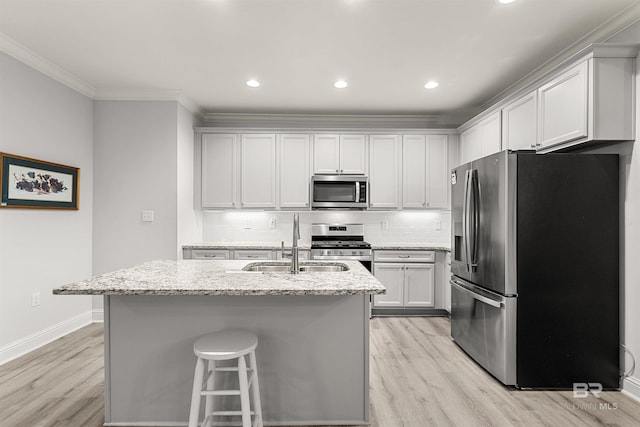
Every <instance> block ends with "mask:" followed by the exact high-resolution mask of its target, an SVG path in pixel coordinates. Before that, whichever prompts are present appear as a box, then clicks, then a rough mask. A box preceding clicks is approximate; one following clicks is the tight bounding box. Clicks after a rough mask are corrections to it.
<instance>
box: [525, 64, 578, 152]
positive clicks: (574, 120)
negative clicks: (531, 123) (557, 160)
mask: <svg viewBox="0 0 640 427" xmlns="http://www.w3.org/2000/svg"><path fill="white" fill-rule="evenodd" d="M588 72H589V71H588V67H587V62H586V61H585V62H583V63H581V64H578V65H577V66H575V67H573V68H571V69H569V70H568V71H566V72H564V73H562V74H561V75H560V76H558V77H556V78H555V79H553V80H551V81H550V82H549V83H547V84H545V85H544V86H542V87H541V88H540V89H538V98H539V101H540V103H539V107H538V108H539V111H538V114H539V118H540V121H539V135H538V141H537V143H538V144H540V145H539V146H538V147H542V148H546V147H550V146H553V145H557V144H559V143H562V142H567V141H573V140H575V139H580V138H584V137H586V136H587V90H588V86H587V83H588Z"/></svg>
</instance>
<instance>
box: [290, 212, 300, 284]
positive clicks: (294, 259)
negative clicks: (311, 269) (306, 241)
mask: <svg viewBox="0 0 640 427" xmlns="http://www.w3.org/2000/svg"><path fill="white" fill-rule="evenodd" d="M298 239H300V214H299V213H294V214H293V242H292V243H291V274H298V273H299V272H300V267H299V265H298Z"/></svg>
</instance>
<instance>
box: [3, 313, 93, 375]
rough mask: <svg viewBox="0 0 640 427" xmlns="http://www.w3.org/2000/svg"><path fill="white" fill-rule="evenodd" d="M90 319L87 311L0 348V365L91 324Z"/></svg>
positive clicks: (90, 314)
mask: <svg viewBox="0 0 640 427" xmlns="http://www.w3.org/2000/svg"><path fill="white" fill-rule="evenodd" d="M92 317H93V313H92V312H91V311H87V312H86V313H82V314H80V315H79V316H76V317H72V318H71V319H68V320H65V321H62V322H60V323H58V324H56V325H53V326H51V327H49V328H47V329H43V330H41V331H39V332H36V333H35V334H31V335H28V336H26V337H24V338H21V339H19V340H16V341H14V342H12V343H9V344H7V345H5V346H3V347H0V365H4V364H5V363H7V362H9V361H11V360H13V359H16V358H18V357H20V356H24V355H25V354H27V353H29V352H31V351H33V350H35V349H37V348H39V347H42V346H43V345H45V344H49V343H50V342H51V341H54V340H56V339H58V338H60V337H63V336H65V335H67V334H69V333H71V332H73V331H75V330H78V329H80V328H82V327H83V326H86V325H88V324H90V323H92Z"/></svg>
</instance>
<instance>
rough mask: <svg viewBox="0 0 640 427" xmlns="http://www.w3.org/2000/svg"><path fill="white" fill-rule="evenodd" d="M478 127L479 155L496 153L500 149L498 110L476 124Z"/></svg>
mask: <svg viewBox="0 0 640 427" xmlns="http://www.w3.org/2000/svg"><path fill="white" fill-rule="evenodd" d="M478 126H479V127H480V146H481V148H480V157H484V156H488V155H489V154H493V153H497V152H498V151H500V150H501V149H502V143H501V134H500V130H501V123H500V111H496V112H495V113H493V114H491V115H490V116H489V117H487V118H486V119H484V120H482V121H481V122H480V124H479V125H478Z"/></svg>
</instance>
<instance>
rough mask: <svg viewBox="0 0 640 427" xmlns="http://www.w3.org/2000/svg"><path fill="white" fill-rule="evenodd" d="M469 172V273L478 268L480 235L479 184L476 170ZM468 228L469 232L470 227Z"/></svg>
mask: <svg viewBox="0 0 640 427" xmlns="http://www.w3.org/2000/svg"><path fill="white" fill-rule="evenodd" d="M470 172H471V177H470V179H469V181H470V183H469V187H470V191H469V193H470V194H471V197H470V199H471V200H473V203H470V207H471V213H470V215H473V222H472V223H473V230H472V232H471V233H470V235H471V237H472V238H473V243H472V244H471V245H470V246H471V248H470V250H469V252H470V253H471V257H470V259H469V266H470V267H471V271H473V270H475V268H477V267H478V234H479V233H480V182H479V181H478V171H477V170H476V169H472V170H471V171H470ZM469 228H470V231H471V228H472V227H469Z"/></svg>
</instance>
